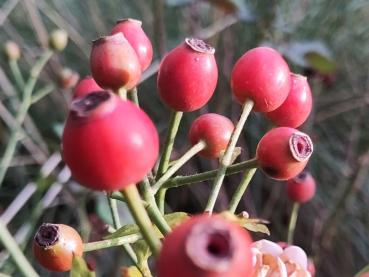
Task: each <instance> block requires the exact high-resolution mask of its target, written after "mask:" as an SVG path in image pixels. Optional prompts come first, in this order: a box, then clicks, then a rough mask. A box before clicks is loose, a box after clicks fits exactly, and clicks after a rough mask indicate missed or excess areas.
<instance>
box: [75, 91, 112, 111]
mask: <svg viewBox="0 0 369 277" xmlns="http://www.w3.org/2000/svg"><path fill="white" fill-rule="evenodd" d="M110 97H111V95H110V93H109V92H107V91H96V92H91V93H89V94H87V95H86V96H84V97H83V98H79V99H76V100H75V101H73V102H72V105H71V111H73V112H75V113H76V115H78V116H86V115H88V113H89V112H90V111H92V110H94V109H96V108H97V107H98V106H99V105H100V104H102V103H104V102H105V101H108V100H109V99H110Z"/></svg>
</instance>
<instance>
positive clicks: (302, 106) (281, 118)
mask: <svg viewBox="0 0 369 277" xmlns="http://www.w3.org/2000/svg"><path fill="white" fill-rule="evenodd" d="M291 82H292V85H291V90H290V92H289V94H288V97H287V99H286V100H285V101H284V102H283V104H282V105H281V106H279V107H278V108H277V109H276V110H274V111H272V112H270V113H267V114H266V116H267V117H268V118H269V119H270V120H271V121H273V123H274V124H276V125H277V126H283V127H291V128H296V127H299V126H300V125H301V124H302V123H304V122H305V120H306V119H307V118H308V116H309V114H310V112H311V108H312V105H313V99H312V95H311V90H310V86H309V83H308V81H307V79H306V77H305V76H302V75H297V74H293V73H291Z"/></svg>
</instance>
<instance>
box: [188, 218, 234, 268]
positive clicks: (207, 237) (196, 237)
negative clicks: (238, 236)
mask: <svg viewBox="0 0 369 277" xmlns="http://www.w3.org/2000/svg"><path fill="white" fill-rule="evenodd" d="M235 247H236V242H235V241H234V238H233V237H232V234H231V230H230V229H229V226H227V225H224V223H222V222H218V221H215V222H210V223H209V222H205V223H199V224H197V225H195V226H194V227H193V228H192V230H191V232H190V234H189V236H188V237H187V239H186V242H185V251H186V254H187V256H188V257H189V258H190V260H191V261H192V263H193V264H194V265H196V266H197V267H199V268H200V269H202V270H204V271H215V272H225V271H227V270H228V269H229V267H230V266H231V264H232V259H233V256H234V252H235Z"/></svg>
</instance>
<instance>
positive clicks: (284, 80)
mask: <svg viewBox="0 0 369 277" xmlns="http://www.w3.org/2000/svg"><path fill="white" fill-rule="evenodd" d="M231 87H232V91H233V94H234V96H235V97H236V98H237V100H238V101H239V102H240V103H242V104H243V103H244V102H245V101H246V100H247V99H251V100H252V101H253V102H254V110H255V111H257V112H270V111H273V110H275V109H276V108H278V107H279V106H280V105H282V103H283V102H284V100H286V98H287V96H288V93H289V91H290V87H291V78H290V69H289V67H288V65H287V63H286V62H285V60H284V59H283V57H282V56H281V55H280V54H279V53H278V52H277V51H276V50H274V49H273V48H270V47H257V48H253V49H251V50H249V51H247V52H246V53H245V54H244V55H243V56H242V57H241V58H240V59H239V60H238V61H237V63H236V64H235V66H234V67H233V70H232V75H231Z"/></svg>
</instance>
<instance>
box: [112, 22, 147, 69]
mask: <svg viewBox="0 0 369 277" xmlns="http://www.w3.org/2000/svg"><path fill="white" fill-rule="evenodd" d="M116 33H123V35H124V36H125V37H126V39H127V40H128V42H129V44H130V45H131V46H132V48H133V49H134V50H135V52H136V55H137V57H138V60H139V62H140V65H141V70H142V71H144V70H146V69H147V68H148V67H149V65H150V63H151V61H152V56H153V50H152V45H151V41H150V39H149V38H148V37H147V35H146V34H145V32H144V30H143V29H142V22H141V21H139V20H136V19H132V18H125V19H121V20H118V21H117V23H116V24H115V26H114V27H113V30H112V31H111V34H112V35H114V34H116Z"/></svg>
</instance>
